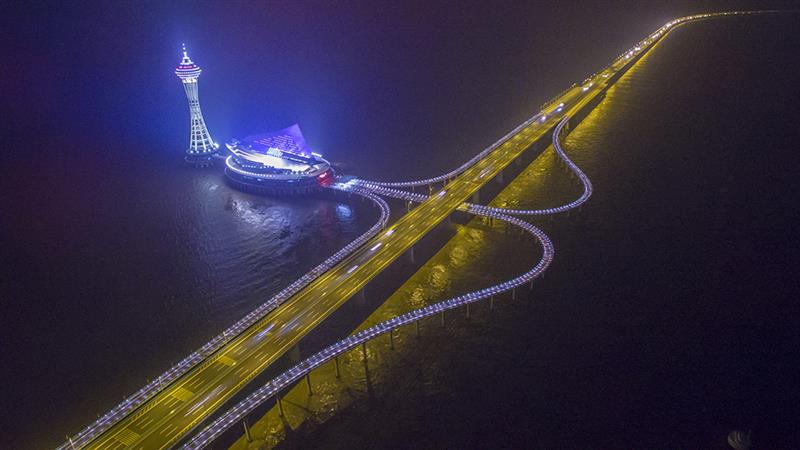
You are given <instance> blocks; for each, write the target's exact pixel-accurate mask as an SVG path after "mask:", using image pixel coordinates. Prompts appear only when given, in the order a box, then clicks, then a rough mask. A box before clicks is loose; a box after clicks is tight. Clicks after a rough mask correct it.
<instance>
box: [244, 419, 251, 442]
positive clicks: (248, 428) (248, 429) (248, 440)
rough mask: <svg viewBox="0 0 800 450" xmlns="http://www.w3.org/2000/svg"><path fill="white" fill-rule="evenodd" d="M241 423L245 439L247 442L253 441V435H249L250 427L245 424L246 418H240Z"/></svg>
mask: <svg viewBox="0 0 800 450" xmlns="http://www.w3.org/2000/svg"><path fill="white" fill-rule="evenodd" d="M242 425H243V426H244V437H245V439H247V442H253V436H251V435H250V427H249V426H248V425H247V418H246V417H245V418H244V419H242Z"/></svg>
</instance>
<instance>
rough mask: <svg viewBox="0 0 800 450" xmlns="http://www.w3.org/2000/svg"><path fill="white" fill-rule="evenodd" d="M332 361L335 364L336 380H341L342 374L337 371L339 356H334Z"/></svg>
mask: <svg viewBox="0 0 800 450" xmlns="http://www.w3.org/2000/svg"><path fill="white" fill-rule="evenodd" d="M333 361H334V364H336V378H342V372H341V371H339V356H334V357H333Z"/></svg>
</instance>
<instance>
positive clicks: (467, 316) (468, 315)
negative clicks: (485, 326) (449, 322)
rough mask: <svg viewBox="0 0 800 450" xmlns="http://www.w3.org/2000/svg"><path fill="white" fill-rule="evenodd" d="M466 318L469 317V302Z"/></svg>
mask: <svg viewBox="0 0 800 450" xmlns="http://www.w3.org/2000/svg"><path fill="white" fill-rule="evenodd" d="M467 319H469V303H467Z"/></svg>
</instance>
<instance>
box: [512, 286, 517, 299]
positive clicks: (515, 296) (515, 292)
mask: <svg viewBox="0 0 800 450" xmlns="http://www.w3.org/2000/svg"><path fill="white" fill-rule="evenodd" d="M516 299H517V288H514V289H511V300H516Z"/></svg>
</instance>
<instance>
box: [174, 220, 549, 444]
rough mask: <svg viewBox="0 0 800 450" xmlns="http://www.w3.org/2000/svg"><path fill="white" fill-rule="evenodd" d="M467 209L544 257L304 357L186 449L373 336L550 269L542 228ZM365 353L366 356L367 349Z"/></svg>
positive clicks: (510, 287) (214, 435)
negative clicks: (520, 233)
mask: <svg viewBox="0 0 800 450" xmlns="http://www.w3.org/2000/svg"><path fill="white" fill-rule="evenodd" d="M468 212H470V213H473V214H477V215H482V216H485V217H491V218H494V219H499V220H503V221H505V222H508V223H510V224H512V225H516V226H518V227H520V228H522V229H523V230H524V231H526V232H528V233H529V234H531V235H532V236H533V237H534V238H535V239H536V240H537V241H538V242H539V244H540V245H541V247H542V258H541V259H540V260H539V262H538V263H537V264H536V265H535V266H533V268H531V269H530V270H528V271H527V272H525V273H523V274H522V275H519V276H517V277H516V278H513V279H511V280H508V281H504V282H502V283H499V284H496V285H494V286H491V287H488V288H485V289H481V290H479V291H475V292H470V293H468V294H464V295H460V296H458V297H453V298H450V299H448V300H444V301H441V302H438V303H434V304H432V305H429V306H426V307H424V308H419V309H415V310H413V311H409V312H407V313H405V314H401V315H399V316H397V317H394V318H392V319H389V320H386V321H384V322H381V323H379V324H377V325H374V326H372V327H370V328H367V329H366V330H363V331H360V332H358V333H356V334H353V335H351V336H349V337H347V338H345V339H342V340H341V341H339V342H337V343H335V344H333V345H331V346H329V347H327V348H325V349H324V350H322V351H320V352H318V353H316V354H315V355H313V356H311V357H309V358H306V359H305V360H303V361H301V362H300V363H299V364H297V365H295V366H294V367H292V368H290V369H289V370H287V371H285V372H284V373H282V374H281V375H279V376H277V377H276V378H274V379H273V380H272V381H270V382H269V383H267V384H266V385H264V386H262V387H261V388H259V389H258V390H256V391H255V392H254V393H253V394H251V395H249V396H248V397H247V398H245V399H244V400H242V401H241V402H239V403H238V404H237V405H236V406H234V407H233V408H231V409H230V410H228V411H227V412H226V413H225V414H223V415H222V416H220V417H219V418H218V419H216V420H215V421H214V422H212V423H211V424H210V425H209V426H207V427H206V428H205V429H204V430H203V431H201V432H200V433H198V434H197V435H195V436H194V437H193V438H192V440H191V441H189V442H188V443H187V444H186V445H185V446H184V447H183V448H185V449H197V448H204V447H206V446H208V445H210V444H211V443H212V442H213V441H214V439H216V438H217V437H218V436H219V435H221V434H222V433H223V432H225V431H226V430H227V429H228V428H229V427H231V426H232V425H234V424H236V423H238V422H239V421H240V420H242V419H243V418H244V417H245V416H247V414H249V413H250V412H251V411H253V410H254V409H255V408H257V407H258V406H260V405H261V404H263V403H264V402H265V401H267V400H269V399H271V398H273V397H274V396H275V395H277V394H278V393H279V392H281V391H283V390H284V389H286V388H288V387H289V386H291V385H292V384H294V383H295V382H296V381H298V380H300V379H302V378H303V377H305V376H306V375H308V374H310V373H311V372H312V371H313V370H314V369H316V368H318V367H320V366H321V365H323V364H325V363H327V362H330V361H332V360H335V359H336V358H338V357H339V356H341V355H342V354H344V353H346V352H348V351H350V350H352V349H354V348H356V347H358V346H360V345H366V343H367V342H368V341H370V340H372V339H374V338H375V337H377V336H381V335H383V334H386V333H391V332H393V331H394V330H395V329H397V328H400V327H403V326H406V325H412V324H414V323H415V322H418V321H420V320H422V319H424V318H426V317H430V316H434V315H437V314H442V313H444V312H445V311H448V310H451V309H456V308H459V307H462V306H465V305H468V304H470V303H475V302H477V301H480V300H484V299H488V298H490V297H492V296H495V295H499V294H502V293H504V292H508V291H511V290H513V289H515V288H516V287H518V286H521V285H524V284H526V283H529V282H532V281H533V280H534V279H535V278H536V277H538V276H539V275H541V274H542V273H543V272H544V271H545V270H546V269H547V266H549V265H550V262H551V261H552V260H553V256H554V254H555V250H554V249H553V244H552V242H550V239H549V238H548V237H547V235H545V234H544V232H543V231H541V230H540V229H538V228H536V227H535V226H533V225H531V224H529V223H528V222H525V221H523V220H520V219H517V218H515V217H511V216H507V215H503V214H498V213H493V212H489V213H485V214H483V213H478V212H477V211H474V210H471V209H468ZM364 354H365V355H366V352H365V353H364ZM337 364H338V361H337Z"/></svg>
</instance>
